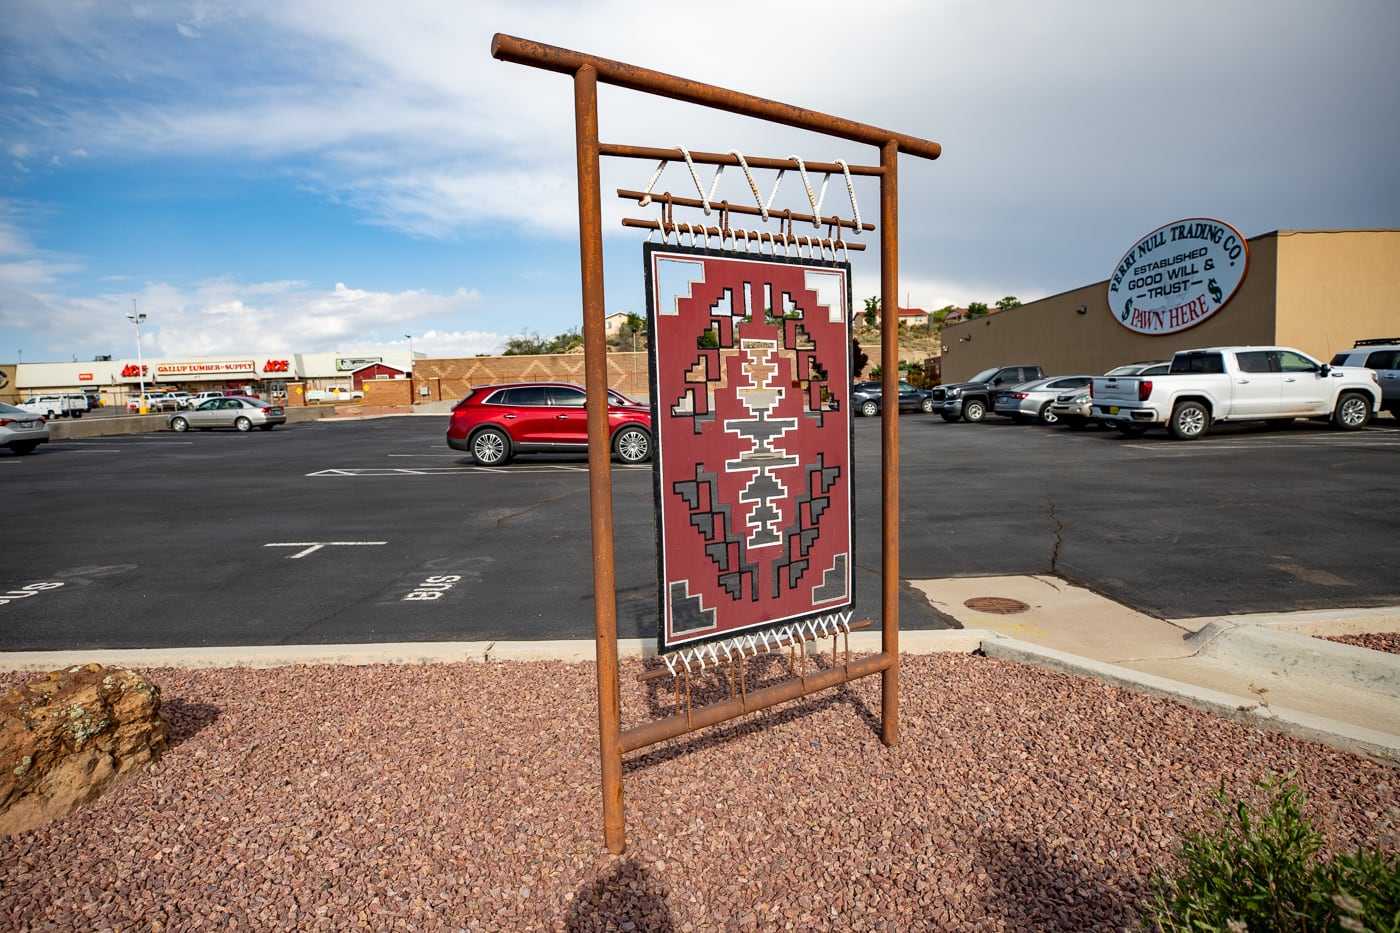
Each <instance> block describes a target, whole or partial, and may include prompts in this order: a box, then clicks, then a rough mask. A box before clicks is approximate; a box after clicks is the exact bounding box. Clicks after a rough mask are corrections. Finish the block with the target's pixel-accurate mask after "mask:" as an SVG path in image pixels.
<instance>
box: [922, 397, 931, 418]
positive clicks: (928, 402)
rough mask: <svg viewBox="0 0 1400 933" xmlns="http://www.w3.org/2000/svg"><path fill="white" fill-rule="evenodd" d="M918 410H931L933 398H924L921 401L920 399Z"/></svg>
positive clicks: (925, 411)
mask: <svg viewBox="0 0 1400 933" xmlns="http://www.w3.org/2000/svg"><path fill="white" fill-rule="evenodd" d="M919 411H921V412H923V413H924V414H928V413H929V412H931V411H933V399H931V398H925V399H923V400H922V401H920V402H919Z"/></svg>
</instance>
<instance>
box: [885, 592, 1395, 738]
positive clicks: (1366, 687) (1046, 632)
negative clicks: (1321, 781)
mask: <svg viewBox="0 0 1400 933" xmlns="http://www.w3.org/2000/svg"><path fill="white" fill-rule="evenodd" d="M913 585H914V586H915V587H916V588H917V589H919V590H920V591H922V592H923V593H924V594H925V595H926V596H927V597H928V599H929V602H930V603H931V604H932V605H933V606H934V607H935V608H936V609H938V610H939V611H940V612H943V613H945V614H947V615H949V616H952V617H953V618H955V619H957V620H958V621H959V622H961V623H962V624H963V625H964V626H965V627H966V628H967V629H968V630H972V629H980V630H985V631H987V632H989V633H990V637H988V638H987V639H986V640H985V641H984V642H983V645H982V650H983V652H984V653H985V654H987V655H989V656H992V657H1002V658H1008V659H1014V660H1018V661H1024V662H1027V663H1031V664H1039V665H1041V666H1046V667H1052V668H1056V669H1059V670H1065V671H1071V672H1074V673H1078V674H1083V675H1086V676H1091V677H1095V678H1097V679H1099V680H1103V681H1106V682H1109V683H1115V684H1118V685H1120V686H1124V687H1127V688H1128V689H1133V690H1139V691H1142V692H1145V693H1151V694H1154V695H1158V696H1165V697H1170V698H1172V699H1175V700H1178V701H1180V702H1183V703H1186V704H1188V705H1192V706H1198V707H1201V708H1204V709H1208V710H1210V711H1212V712H1214V713H1217V714H1219V715H1224V716H1228V717H1230V718H1234V719H1241V720H1246V721H1253V722H1257V723H1259V724H1261V725H1265V726H1267V727H1270V728H1276V729H1280V730H1282V731H1285V732H1289V733H1291V734H1294V735H1298V736H1300V737H1304V738H1308V739H1312V740H1316V741H1322V742H1326V743H1327V744H1330V745H1333V746H1336V747H1340V748H1346V749H1348V750H1350V751H1357V752H1361V753H1363V754H1367V755H1371V756H1373V757H1377V758H1382V759H1385V760H1388V761H1392V762H1397V763H1400V655H1393V654H1387V653H1384V652H1379V651H1369V650H1367V649H1365V648H1357V647H1353V646H1351V645H1344V644H1339V643H1336V642H1330V641H1325V640H1322V639H1320V638H1315V637H1313V636H1315V635H1343V634H1363V633H1374V632H1400V607H1386V608H1380V609H1335V610H1326V611H1320V612H1301V613H1267V614H1259V615H1244V616H1230V617H1215V616H1212V617H1205V618H1194V619H1176V620H1163V619H1157V618H1153V617H1152V616H1148V615H1144V614H1143V613H1140V612H1136V611H1135V610H1132V609H1130V608H1128V607H1126V606H1123V605H1120V604H1119V603H1116V602H1113V601H1112V600H1110V599H1106V598H1104V597H1102V596H1099V595H1098V594H1096V593H1093V592H1091V591H1090V590H1087V589H1083V588H1081V587H1076V586H1073V585H1071V584H1068V583H1066V582H1065V581H1064V580H1061V579H1058V578H1056V577H1049V576H1013V577H962V578H955V579H944V580H924V581H914V583H913ZM969 602H971V605H969ZM1021 605H1023V606H1025V608H1024V609H1020V610H1019V611H1010V612H996V611H986V609H979V608H976V607H977V606H987V607H991V608H993V609H1016V608H1018V607H1019V606H1021Z"/></svg>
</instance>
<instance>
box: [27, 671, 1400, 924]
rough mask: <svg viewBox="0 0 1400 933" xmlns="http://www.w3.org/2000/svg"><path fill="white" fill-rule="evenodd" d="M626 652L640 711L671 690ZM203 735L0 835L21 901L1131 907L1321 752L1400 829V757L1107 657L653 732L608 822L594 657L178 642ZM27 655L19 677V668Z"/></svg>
mask: <svg viewBox="0 0 1400 933" xmlns="http://www.w3.org/2000/svg"><path fill="white" fill-rule="evenodd" d="M639 670H641V668H640V666H637V665H629V664H624V666H623V672H624V680H623V708H624V722H625V723H626V724H635V723H637V722H640V721H641V720H642V719H644V718H649V717H650V716H652V715H655V712H656V711H661V712H669V703H670V698H671V693H670V690H669V688H668V687H666V686H664V685H662V684H661V682H653V683H652V684H649V685H639V684H637V683H636V682H635V680H634V679H633V676H632V675H635V674H636V673H637V672H638V671H639ZM145 673H147V674H148V676H150V677H151V678H152V679H153V680H154V681H155V682H156V683H158V684H159V685H160V686H161V688H162V690H163V696H164V702H165V705H166V706H165V708H166V710H167V711H168V713H169V715H170V718H171V725H172V730H171V732H172V746H171V748H170V749H169V751H167V753H166V754H165V756H164V757H163V759H162V760H161V762H160V763H159V764H157V765H155V766H154V767H152V769H151V770H150V771H148V772H147V773H145V774H142V775H141V776H139V777H137V778H135V779H133V780H132V781H130V782H128V783H126V784H124V785H123V786H121V787H120V788H117V789H116V790H114V791H113V792H111V793H109V794H108V795H107V796H105V797H104V798H102V799H101V800H98V801H96V802H95V803H93V804H91V805H89V806H87V807H85V808H83V809H82V810H80V811H78V812H76V813H73V814H71V815H69V816H68V817H66V818H64V819H61V820H58V821H56V822H55V823H52V824H50V825H49V826H46V827H43V828H41V829H37V830H34V831H31V832H27V833H21V834H19V835H16V836H13V837H10V838H8V839H5V840H3V841H0V928H3V929H6V930H24V931H28V930H74V931H76V930H83V931H88V930H122V931H127V930H132V931H134V930H149V931H174V930H180V931H184V930H199V929H215V928H217V929H227V930H375V931H387V930H404V931H440V930H441V931H447V930H510V931H516V930H558V931H572V930H638V931H650V930H662V931H702V930H705V931H708V930H726V931H727V930H803V931H806V930H901V931H903V930H972V929H978V930H1008V931H1010V930H1016V931H1026V930H1032V931H1057V930H1076V931H1077V930H1118V929H1125V928H1131V927H1132V926H1133V925H1134V924H1135V922H1136V917H1137V909H1138V904H1139V903H1140V902H1141V901H1142V899H1143V898H1144V897H1145V896H1146V894H1147V892H1148V891H1149V886H1148V882H1147V876H1148V874H1149V873H1150V872H1151V871H1153V870H1154V869H1165V868H1169V867H1170V866H1171V865H1172V864H1173V858H1174V854H1173V853H1174V851H1175V849H1176V846H1177V845H1178V843H1179V840H1180V837H1181V834H1182V833H1183V832H1185V831H1187V830H1193V829H1196V830H1199V829H1204V828H1207V827H1209V826H1210V825H1211V822H1210V818H1209V815H1208V811H1209V810H1210V808H1211V801H1210V799H1209V793H1210V791H1211V790H1212V789H1213V788H1215V787H1217V786H1219V785H1221V784H1223V785H1224V786H1225V787H1226V788H1228V789H1229V790H1231V791H1232V792H1236V793H1250V792H1252V790H1253V789H1254V788H1255V786H1256V784H1257V782H1258V781H1259V780H1260V778H1262V777H1264V776H1267V775H1277V774H1281V773H1284V772H1289V771H1295V770H1296V772H1297V775H1298V780H1299V782H1300V784H1301V785H1302V786H1303V787H1304V789H1305V790H1306V792H1307V794H1308V795H1309V797H1310V799H1311V806H1312V808H1313V812H1314V813H1315V815H1316V818H1317V820H1318V822H1319V823H1320V824H1321V825H1322V826H1323V827H1324V828H1325V829H1326V830H1327V831H1328V832H1329V833H1330V834H1331V836H1332V838H1333V840H1334V843H1335V844H1336V845H1337V846H1340V847H1345V848H1350V847H1355V846H1358V845H1362V844H1371V845H1379V846H1381V847H1382V848H1384V849H1386V850H1387V851H1396V850H1397V848H1400V810H1398V809H1397V796H1396V792H1395V778H1396V772H1395V771H1394V770H1392V769H1390V768H1387V767H1385V766H1383V765H1380V764H1377V763H1374V762H1372V761H1369V760H1367V759H1364V758H1360V757H1357V756H1354V755H1350V754H1346V753H1343V752H1339V751H1335V750H1333V749H1330V748H1327V747H1325V746H1321V745H1315V744H1311V743H1308V742H1304V741H1300V740H1297V739H1292V738H1289V737H1286V736H1282V735H1277V734H1273V733H1268V732H1263V731H1259V730H1257V729H1255V728H1252V727H1250V726H1246V725H1243V724H1240V723H1236V722H1230V721H1225V720H1221V719H1217V718H1214V717H1212V716H1210V715H1208V714H1206V713H1202V712H1198V711H1196V710H1192V709H1188V708H1186V707H1183V706H1180V705H1177V704H1174V703H1171V702H1167V701H1163V700H1159V699H1154V698H1150V697H1146V696H1140V695H1138V694H1134V693H1131V692H1128V691H1125V690H1122V689H1119V688H1115V687H1109V686H1105V685H1102V684H1099V683H1097V682H1094V681H1090V680H1084V679H1080V678H1076V677H1073V676H1069V675H1065V674H1059V673H1054V672H1049V671H1044V670H1040V669H1038V668H1034V667H1028V666H1024V665H1019V664H1015V663H1011V662H1004V661H998V660H993V659H988V658H982V657H977V656H968V655H932V656H925V657H913V656H906V657H905V658H904V659H903V661H902V677H901V688H902V689H901V707H902V709H901V711H902V716H901V741H900V743H899V744H898V745H897V746H894V747H891V748H886V747H884V746H883V745H882V744H881V743H880V740H879V736H878V717H879V709H880V701H879V692H878V684H879V680H878V678H866V679H864V680H863V681H860V682H857V683H856V684H853V685H850V686H849V687H847V688H845V689H842V690H838V691H832V692H828V693H826V694H821V695H819V696H817V697H815V698H810V699H809V700H807V701H805V702H800V703H797V704H793V705H790V706H788V707H783V708H780V709H778V710H775V711H770V712H769V713H766V714H757V715H754V716H751V717H748V718H746V719H744V720H740V721H738V722H736V723H731V724H729V725H728V726H727V727H719V728H717V729H714V730H710V731H709V732H706V733H702V734H700V735H698V736H694V737H691V738H690V739H689V740H677V741H674V742H671V743H668V744H666V745H663V746H657V747H655V748H653V749H650V750H648V751H645V752H641V753H636V754H634V755H633V756H630V757H629V759H628V761H627V764H626V766H625V771H624V799H625V802H626V807H627V820H628V824H627V832H628V843H629V846H628V850H627V852H626V853H625V854H624V855H620V856H613V855H609V854H608V853H607V851H606V849H605V848H604V845H603V837H602V813H601V803H600V794H599V787H598V782H599V778H598V755H597V748H596V745H597V743H596V738H595V734H596V726H595V721H596V702H595V699H594V673H593V667H592V665H588V664H564V663H546V662H539V663H500V664H487V665H482V664H472V663H464V664H438V665H422V666H414V665H405V666H372V667H337V666H306V667H287V668H275V669H270V670H169V669H166V670H150V671H146V672H145ZM21 676H22V675H4V676H3V677H0V680H5V681H8V682H9V683H13V682H14V681H16V680H17V679H19V678H20V677H21Z"/></svg>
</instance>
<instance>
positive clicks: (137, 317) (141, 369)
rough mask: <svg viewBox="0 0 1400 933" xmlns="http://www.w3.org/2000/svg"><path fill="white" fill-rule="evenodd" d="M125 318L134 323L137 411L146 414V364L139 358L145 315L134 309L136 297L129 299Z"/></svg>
mask: <svg viewBox="0 0 1400 933" xmlns="http://www.w3.org/2000/svg"><path fill="white" fill-rule="evenodd" d="M126 319H127V320H128V321H130V322H131V323H133V324H135V325H136V376H137V378H138V379H139V380H140V381H141V395H140V403H139V404H138V405H137V408H136V410H137V412H138V413H140V414H143V415H144V414H146V364H145V363H144V362H142V360H141V322H142V321H144V320H145V319H146V315H144V314H141V313H140V312H138V311H137V310H136V299H135V298H133V299H131V313H130V314H128V315H127V316H126Z"/></svg>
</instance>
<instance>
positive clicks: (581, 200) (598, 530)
mask: <svg viewBox="0 0 1400 933" xmlns="http://www.w3.org/2000/svg"><path fill="white" fill-rule="evenodd" d="M574 133H575V142H576V146H577V150H578V226H579V265H580V272H581V274H582V281H583V351H584V376H585V379H584V382H585V388H586V390H587V403H586V404H587V415H588V500H589V511H590V514H591V516H592V532H593V600H594V603H593V621H594V627H595V633H596V635H595V638H596V651H597V655H598V751H599V756H600V758H601V760H602V783H603V835H604V838H605V841H606V843H607V847H608V850H609V851H610V852H622V851H623V850H624V849H625V848H626V845H627V843H626V823H625V820H624V816H623V810H622V743H621V733H622V694H621V689H620V685H619V683H618V659H617V582H616V562H615V561H616V558H615V555H614V552H613V546H614V545H613V520H612V452H611V449H610V447H611V445H610V443H609V438H608V361H607V349H608V347H607V333H606V331H605V324H604V322H603V316H604V314H605V308H604V302H603V191H602V183H601V181H600V167H599V156H598V74H597V72H596V71H594V70H593V69H592V68H590V67H587V66H584V67H581V68H579V69H578V70H577V72H576V73H575V74H574Z"/></svg>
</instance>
